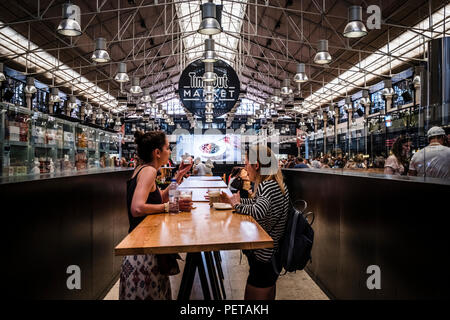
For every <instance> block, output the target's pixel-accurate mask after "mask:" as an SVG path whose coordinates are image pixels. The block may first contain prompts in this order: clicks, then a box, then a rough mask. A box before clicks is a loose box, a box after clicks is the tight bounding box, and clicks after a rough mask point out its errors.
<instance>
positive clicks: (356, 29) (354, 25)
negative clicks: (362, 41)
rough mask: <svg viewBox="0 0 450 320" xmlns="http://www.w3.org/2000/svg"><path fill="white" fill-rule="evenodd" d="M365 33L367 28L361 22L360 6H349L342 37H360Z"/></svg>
mask: <svg viewBox="0 0 450 320" xmlns="http://www.w3.org/2000/svg"><path fill="white" fill-rule="evenodd" d="M365 35H367V29H366V26H365V25H364V23H363V22H362V7H361V6H351V7H349V8H348V23H347V25H346V26H345V28H344V37H347V38H361V37H364V36H365Z"/></svg>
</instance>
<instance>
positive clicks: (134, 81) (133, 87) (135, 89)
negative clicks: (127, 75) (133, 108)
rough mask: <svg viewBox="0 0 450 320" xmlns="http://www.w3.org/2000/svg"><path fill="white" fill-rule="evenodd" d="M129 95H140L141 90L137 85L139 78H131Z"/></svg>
mask: <svg viewBox="0 0 450 320" xmlns="http://www.w3.org/2000/svg"><path fill="white" fill-rule="evenodd" d="M130 93H132V94H139V93H142V88H141V86H140V84H139V77H133V78H132V79H131V88H130Z"/></svg>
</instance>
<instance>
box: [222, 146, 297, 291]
mask: <svg viewBox="0 0 450 320" xmlns="http://www.w3.org/2000/svg"><path fill="white" fill-rule="evenodd" d="M245 169H246V170H247V172H248V176H249V179H250V181H253V182H255V189H256V192H255V195H254V196H253V197H252V198H250V199H241V198H240V195H239V192H238V193H235V194H233V195H232V196H231V197H230V196H228V195H227V194H226V193H222V194H221V196H222V201H224V202H227V203H230V204H231V205H232V206H233V207H234V208H235V210H236V211H237V212H238V213H241V214H247V215H250V216H252V217H253V218H254V219H255V220H256V221H257V222H258V223H259V224H260V225H261V227H262V228H263V229H264V230H265V231H266V232H267V233H268V234H269V235H270V236H271V237H272V239H273V241H274V248H267V249H258V250H252V251H247V252H244V253H245V254H246V256H247V259H248V263H249V265H250V271H249V276H248V278H247V286H246V287H245V299H246V300H274V299H275V295H276V281H277V279H278V274H276V273H275V272H274V270H273V267H272V261H271V259H272V256H273V254H274V252H276V250H277V248H278V245H279V241H280V239H281V237H282V236H283V233H284V229H285V225H286V220H287V214H288V206H289V193H288V190H287V187H286V185H285V184H284V182H283V175H282V174H281V170H280V169H279V166H278V161H277V159H276V158H275V156H274V154H273V153H272V151H271V150H270V148H268V147H265V146H262V145H258V146H257V147H253V148H251V149H250V150H248V151H247V155H246V159H245Z"/></svg>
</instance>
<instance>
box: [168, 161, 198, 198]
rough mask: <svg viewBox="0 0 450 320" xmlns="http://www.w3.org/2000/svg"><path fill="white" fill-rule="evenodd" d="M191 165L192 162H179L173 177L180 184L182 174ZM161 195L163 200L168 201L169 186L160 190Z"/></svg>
mask: <svg viewBox="0 0 450 320" xmlns="http://www.w3.org/2000/svg"><path fill="white" fill-rule="evenodd" d="M191 167H192V163H190V164H184V163H183V162H181V164H180V167H179V169H178V171H177V172H176V173H175V175H174V177H173V178H174V179H176V180H177V183H178V184H180V183H181V182H182V180H183V177H184V175H185V174H186V172H188V171H189V170H190V169H191ZM161 197H162V199H163V202H167V201H169V188H166V189H164V190H163V191H161Z"/></svg>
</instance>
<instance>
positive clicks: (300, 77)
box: [294, 63, 308, 83]
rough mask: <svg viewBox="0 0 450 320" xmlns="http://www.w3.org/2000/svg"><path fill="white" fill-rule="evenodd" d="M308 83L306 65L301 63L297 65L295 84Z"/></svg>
mask: <svg viewBox="0 0 450 320" xmlns="http://www.w3.org/2000/svg"><path fill="white" fill-rule="evenodd" d="M306 81H308V76H307V75H306V72H305V64H304V63H299V64H297V73H296V74H295V76H294V82H297V83H302V82H306Z"/></svg>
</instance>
